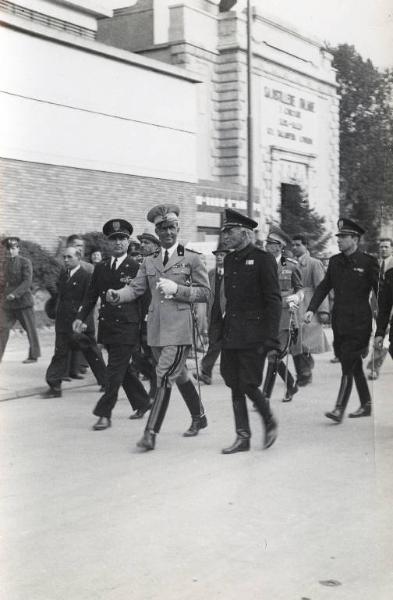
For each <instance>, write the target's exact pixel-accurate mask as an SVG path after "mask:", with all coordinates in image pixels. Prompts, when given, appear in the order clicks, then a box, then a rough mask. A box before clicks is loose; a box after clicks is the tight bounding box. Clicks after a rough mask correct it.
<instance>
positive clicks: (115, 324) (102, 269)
mask: <svg viewBox="0 0 393 600" xmlns="http://www.w3.org/2000/svg"><path fill="white" fill-rule="evenodd" d="M138 268H139V264H138V263H137V262H136V261H135V260H134V259H133V258H131V257H129V256H127V257H126V258H125V259H124V261H123V262H122V263H121V265H119V267H118V268H117V269H116V270H115V271H112V270H111V259H110V258H108V259H105V260H103V261H102V262H101V263H98V264H97V265H96V267H95V269H94V271H93V275H92V278H91V282H90V286H89V289H88V293H87V296H86V299H85V301H84V302H83V305H82V306H81V307H80V310H79V312H78V315H77V318H78V319H81V320H82V321H85V319H86V318H87V316H88V315H89V314H90V313H91V311H92V310H93V308H94V307H95V305H96V302H97V300H98V298H100V300H101V305H100V310H99V317H98V335H97V341H98V343H102V344H111V345H113V344H119V345H123V344H128V345H132V346H133V345H136V344H138V343H139V332H140V324H141V308H140V305H139V303H138V302H129V303H127V304H118V305H116V306H114V305H113V304H110V303H109V302H107V300H106V292H107V291H108V290H109V289H114V290H119V289H120V288H122V287H123V286H125V285H126V284H127V283H129V282H130V281H131V280H132V279H133V278H134V277H135V275H136V274H137V272H138Z"/></svg>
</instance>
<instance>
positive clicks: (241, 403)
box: [222, 390, 251, 454]
mask: <svg viewBox="0 0 393 600" xmlns="http://www.w3.org/2000/svg"><path fill="white" fill-rule="evenodd" d="M232 406H233V415H234V417H235V428H236V440H235V441H234V443H233V444H232V446H228V448H224V449H223V450H222V454H235V452H245V451H247V450H249V449H250V437H251V430H250V424H249V421H248V412H247V404H246V396H245V394H243V393H241V392H239V391H238V390H235V391H234V390H232Z"/></svg>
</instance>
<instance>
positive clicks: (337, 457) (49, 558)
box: [0, 355, 393, 600]
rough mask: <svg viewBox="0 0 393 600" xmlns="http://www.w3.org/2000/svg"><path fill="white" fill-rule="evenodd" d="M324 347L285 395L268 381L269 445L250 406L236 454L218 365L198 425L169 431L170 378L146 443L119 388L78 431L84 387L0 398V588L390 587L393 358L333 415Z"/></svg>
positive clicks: (294, 592) (368, 591) (56, 596)
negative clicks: (368, 392) (310, 373)
mask: <svg viewBox="0 0 393 600" xmlns="http://www.w3.org/2000/svg"><path fill="white" fill-rule="evenodd" d="M329 358H330V355H324V356H322V357H321V358H320V359H319V360H318V361H317V367H316V371H315V383H314V384H313V385H312V386H309V387H307V388H305V389H303V390H302V391H301V392H300V393H299V394H298V395H297V396H296V397H295V399H294V401H293V402H292V403H291V404H282V403H281V402H280V396H282V391H283V388H282V384H279V385H278V386H277V389H276V392H275V394H274V402H273V404H274V409H275V411H276V412H277V414H278V417H279V420H280V437H279V440H278V441H277V443H276V445H274V446H273V447H272V448H271V449H269V450H267V451H262V450H261V437H262V435H261V424H260V422H259V419H258V415H257V414H256V413H251V420H252V429H253V433H254V435H253V439H252V450H251V451H250V452H248V453H243V454H238V455H234V456H224V455H221V454H220V449H221V448H222V447H223V446H225V445H227V444H229V443H231V442H232V441H233V439H234V432H233V424H232V413H231V407H230V402H229V394H228V391H227V390H226V388H225V387H224V386H223V384H222V382H221V381H220V380H219V377H216V383H215V384H214V385H212V386H209V387H204V388H203V395H204V401H205V404H206V408H207V412H208V417H209V428H208V429H207V430H205V431H204V432H202V433H201V434H200V435H199V436H198V437H197V438H195V439H185V438H183V437H182V436H181V433H182V432H183V431H184V429H186V427H187V426H188V424H189V423H188V417H187V413H186V410H185V407H184V404H183V402H182V400H181V398H180V396H179V394H178V393H175V394H174V397H173V399H172V401H171V405H170V408H169V411H168V416H167V420H166V422H165V424H164V428H163V431H162V434H161V435H160V436H159V439H158V443H157V449H156V451H154V452H151V453H148V454H139V453H138V452H137V451H136V449H135V442H136V441H137V440H138V438H139V437H140V435H141V432H142V429H143V423H142V422H132V421H129V420H128V418H127V417H128V415H129V413H130V410H129V406H128V403H127V402H126V400H125V399H124V398H123V399H121V400H120V401H119V403H118V405H117V407H116V409H115V413H114V418H113V427H112V428H111V429H110V430H107V431H104V432H93V431H91V430H90V427H91V425H92V423H93V422H94V418H93V416H92V415H91V409H92V407H93V405H94V403H95V400H96V398H97V388H96V387H94V386H91V387H87V388H84V389H82V390H81V389H73V390H69V391H67V393H66V394H65V395H64V397H63V398H61V399H52V400H42V399H39V398H38V397H28V398H19V399H15V400H12V401H10V402H3V403H1V405H0V411H1V436H0V437H1V456H2V468H1V476H0V477H1V479H0V481H1V490H2V497H1V504H2V507H1V522H2V525H1V528H2V530H3V532H2V543H1V552H2V563H3V566H2V579H3V581H2V592H1V598H4V599H6V600H205V599H209V600H239V599H242V600H243V599H244V600H254V599H255V600H302V599H303V600H305V599H310V600H330V599H334V600H336V599H337V600H363V599H364V600H366V599H367V600H370V599H371V598H372V599H373V600H390V598H391V597H392V593H391V590H392V589H393V580H392V560H391V557H392V556H393V552H392V551H393V544H392V536H391V523H392V516H393V515H392V508H391V505H392V501H391V500H392V497H393V483H392V475H391V474H392V472H393V469H392V466H393V465H392V462H393V461H392V456H393V406H392V402H391V400H392V398H391V389H392V381H393V362H392V361H389V362H387V363H386V365H385V367H384V373H383V376H382V377H381V379H380V380H379V381H378V382H376V384H375V390H374V391H375V396H376V411H375V412H376V415H375V418H372V419H371V418H367V419H360V420H351V419H346V420H345V422H344V423H343V424H342V425H341V426H336V425H334V424H331V423H330V422H329V421H328V420H327V419H325V418H324V417H323V413H324V411H325V410H327V409H329V408H331V407H332V404H333V400H334V397H335V395H336V391H337V386H338V381H337V376H338V372H339V368H338V366H337V365H332V364H330V363H329ZM355 407H357V398H356V394H355V393H353V395H352V398H351V406H350V409H353V408H355ZM321 582H322V583H321ZM326 583H333V584H336V585H326Z"/></svg>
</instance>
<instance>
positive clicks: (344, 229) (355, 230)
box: [336, 218, 366, 236]
mask: <svg viewBox="0 0 393 600" xmlns="http://www.w3.org/2000/svg"><path fill="white" fill-rule="evenodd" d="M337 227H338V233H336V236H338V235H348V234H350V235H358V236H361V235H363V234H364V233H366V232H365V230H364V229H363V227H360V225H358V224H357V223H355V221H351V219H343V218H340V219H339V220H338V221H337Z"/></svg>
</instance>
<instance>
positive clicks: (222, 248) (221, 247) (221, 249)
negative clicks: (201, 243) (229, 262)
mask: <svg viewBox="0 0 393 600" xmlns="http://www.w3.org/2000/svg"><path fill="white" fill-rule="evenodd" d="M228 252H229V250H228V248H227V247H226V246H225V244H223V243H222V242H220V243H219V244H218V246H217V248H216V250H213V251H212V254H214V255H216V254H224V253H225V254H227V253H228Z"/></svg>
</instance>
